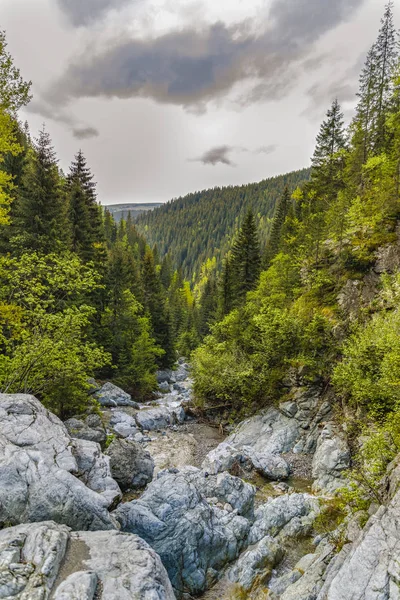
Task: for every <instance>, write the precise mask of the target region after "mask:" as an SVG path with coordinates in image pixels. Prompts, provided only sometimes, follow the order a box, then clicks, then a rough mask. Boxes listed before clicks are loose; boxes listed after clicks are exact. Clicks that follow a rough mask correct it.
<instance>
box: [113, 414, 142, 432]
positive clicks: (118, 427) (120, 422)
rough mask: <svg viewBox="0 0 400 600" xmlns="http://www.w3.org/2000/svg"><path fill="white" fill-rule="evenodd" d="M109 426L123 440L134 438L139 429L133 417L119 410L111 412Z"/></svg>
mask: <svg viewBox="0 0 400 600" xmlns="http://www.w3.org/2000/svg"><path fill="white" fill-rule="evenodd" d="M109 426H110V427H111V429H112V430H113V431H115V433H117V434H118V435H120V436H122V437H124V438H129V437H131V438H135V436H136V435H137V434H138V433H140V429H139V427H138V424H137V423H136V421H135V419H134V417H132V416H131V415H128V414H127V413H125V412H122V411H119V410H113V412H112V414H111V418H110V422H109Z"/></svg>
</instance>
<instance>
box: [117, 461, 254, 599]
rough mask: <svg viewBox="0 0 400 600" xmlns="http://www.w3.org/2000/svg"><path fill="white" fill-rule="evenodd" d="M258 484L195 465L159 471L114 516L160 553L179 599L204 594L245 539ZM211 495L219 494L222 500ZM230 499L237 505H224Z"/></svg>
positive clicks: (124, 528) (236, 553) (230, 502)
mask: <svg viewBox="0 0 400 600" xmlns="http://www.w3.org/2000/svg"><path fill="white" fill-rule="evenodd" d="M254 495H255V489H254V488H253V486H251V485H249V484H246V483H244V482H243V481H242V480H240V479H238V478H236V477H232V476H231V475H228V474H227V473H223V474H221V475H219V476H206V474H205V473H204V472H202V471H200V470H199V469H196V468H194V467H185V468H184V469H182V470H181V471H178V470H177V469H170V470H168V471H162V472H161V473H159V475H158V477H157V479H156V480H154V481H153V482H152V483H150V484H149V486H148V487H147V489H146V491H145V492H144V493H143V495H142V496H141V497H140V498H139V499H138V500H134V501H132V502H129V503H126V504H122V505H120V506H119V507H118V508H117V509H116V511H114V513H113V514H114V516H115V517H116V519H117V520H118V521H119V523H120V525H121V528H122V530H123V531H128V532H131V533H136V534H137V535H139V536H140V537H142V538H143V539H145V540H146V541H147V542H148V543H149V544H150V546H152V547H153V548H154V550H155V551H156V552H157V553H158V554H159V555H160V557H161V560H162V561H163V564H164V566H165V568H166V569H167V572H168V574H169V577H170V580H171V583H172V585H173V587H174V589H175V593H176V595H177V597H178V598H181V597H182V594H183V593H184V592H189V593H190V594H193V595H199V594H200V593H202V592H203V591H204V590H205V589H206V588H207V586H208V584H209V582H210V581H212V580H215V577H216V573H218V572H220V571H221V570H222V569H223V567H224V566H225V565H226V564H228V563H229V562H231V561H232V560H234V559H235V558H237V556H238V554H239V552H240V551H241V549H242V548H243V547H244V546H245V544H246V538H247V534H248V531H249V528H250V523H249V521H248V519H247V518H245V516H242V515H246V516H248V515H250V514H251V513H252V510H253V503H254ZM207 498H215V499H216V502H217V504H215V503H212V504H211V503H209V502H208V501H207ZM224 503H229V504H230V505H231V508H232V509H233V510H229V511H228V510H224V509H223V508H219V506H218V505H219V504H221V505H223V504H224Z"/></svg>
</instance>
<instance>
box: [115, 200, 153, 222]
mask: <svg viewBox="0 0 400 600" xmlns="http://www.w3.org/2000/svg"><path fill="white" fill-rule="evenodd" d="M159 206H162V204H161V202H148V203H144V204H134V203H128V204H109V205H108V206H106V208H107V209H108V210H109V211H110V213H111V214H112V216H113V217H114V220H115V221H117V223H119V221H120V220H121V219H126V217H127V216H128V214H130V215H131V217H132V218H133V219H136V218H137V217H139V216H140V215H142V214H143V213H146V212H148V211H151V210H154V209H155V208H158V207H159Z"/></svg>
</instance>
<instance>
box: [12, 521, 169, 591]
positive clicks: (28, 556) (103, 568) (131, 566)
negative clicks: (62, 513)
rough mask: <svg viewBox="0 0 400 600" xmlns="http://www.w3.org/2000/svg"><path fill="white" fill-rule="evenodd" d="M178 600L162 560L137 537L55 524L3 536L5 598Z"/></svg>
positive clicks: (30, 526) (23, 528)
mask: <svg viewBox="0 0 400 600" xmlns="http://www.w3.org/2000/svg"><path fill="white" fill-rule="evenodd" d="M100 596H101V597H102V598H104V599H107V600H131V599H132V598H143V599H145V598H149V600H150V599H151V600H153V599H154V600H175V596H174V593H173V590H172V587H171V584H170V582H169V580H168V576H167V573H166V571H165V569H164V567H163V565H162V563H161V561H160V558H159V557H158V556H157V554H156V553H155V552H154V551H153V550H152V549H151V548H150V547H149V546H148V545H147V544H146V543H145V542H144V541H143V540H141V539H140V538H138V537H137V536H135V535H129V534H124V533H120V532H118V531H93V532H76V533H71V530H70V529H69V528H68V527H66V526H65V525H57V524H56V523H54V522H52V521H48V522H43V523H31V524H24V525H18V526H16V527H10V528H7V529H3V530H2V531H0V598H7V599H8V598H10V599H11V598H19V599H20V600H44V599H45V598H49V597H52V598H53V599H54V600H93V599H94V598H97V597H100Z"/></svg>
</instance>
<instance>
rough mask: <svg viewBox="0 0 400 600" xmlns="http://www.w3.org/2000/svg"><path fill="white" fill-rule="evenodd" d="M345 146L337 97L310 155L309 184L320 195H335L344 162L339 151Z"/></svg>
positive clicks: (342, 121)
mask: <svg viewBox="0 0 400 600" xmlns="http://www.w3.org/2000/svg"><path fill="white" fill-rule="evenodd" d="M345 148H346V133H345V127H344V117H343V113H342V110H341V107H340V104H339V102H338V100H337V99H335V100H334V101H333V103H332V106H331V108H330V109H329V110H328V112H327V114H326V119H325V120H324V121H323V123H322V125H321V127H320V130H319V133H318V135H317V141H316V148H315V151H314V155H313V157H312V161H311V162H312V170H311V186H312V187H313V189H314V190H315V191H316V193H317V194H318V195H320V196H322V195H323V196H325V197H328V198H329V200H332V199H333V198H335V197H336V194H337V192H338V189H339V186H340V184H341V182H340V171H341V170H342V169H343V166H344V163H343V158H342V156H341V154H340V153H341V151H342V150H344V149H345Z"/></svg>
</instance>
